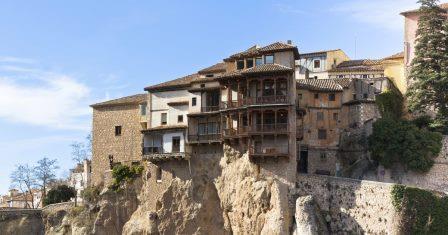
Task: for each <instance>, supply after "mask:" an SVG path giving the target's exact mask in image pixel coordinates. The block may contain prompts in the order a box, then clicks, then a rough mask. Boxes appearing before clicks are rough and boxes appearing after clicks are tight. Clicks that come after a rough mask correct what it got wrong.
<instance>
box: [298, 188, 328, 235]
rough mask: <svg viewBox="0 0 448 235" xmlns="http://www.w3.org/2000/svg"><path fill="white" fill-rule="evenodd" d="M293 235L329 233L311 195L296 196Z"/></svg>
mask: <svg viewBox="0 0 448 235" xmlns="http://www.w3.org/2000/svg"><path fill="white" fill-rule="evenodd" d="M295 220H296V221H295V222H296V223H295V228H294V232H293V234H294V235H318V234H329V232H328V229H327V227H326V223H325V220H324V217H323V216H322V214H321V213H320V208H319V206H318V205H317V203H316V201H315V200H314V197H313V196H310V195H309V196H304V197H299V198H297V201H296V215H295Z"/></svg>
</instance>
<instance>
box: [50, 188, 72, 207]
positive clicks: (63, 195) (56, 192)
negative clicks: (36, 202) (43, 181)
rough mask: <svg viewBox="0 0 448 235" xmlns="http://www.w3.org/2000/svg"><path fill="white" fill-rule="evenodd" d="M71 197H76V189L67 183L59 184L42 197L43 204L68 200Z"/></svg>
mask: <svg viewBox="0 0 448 235" xmlns="http://www.w3.org/2000/svg"><path fill="white" fill-rule="evenodd" d="M73 197H76V190H75V189H74V188H72V187H69V186H67V185H59V186H57V187H56V188H53V189H50V191H48V194H47V195H46V197H45V198H44V205H50V204H54V203H60V202H68V201H70V198H73Z"/></svg>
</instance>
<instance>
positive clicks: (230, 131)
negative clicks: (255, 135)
mask: <svg viewBox="0 0 448 235" xmlns="http://www.w3.org/2000/svg"><path fill="white" fill-rule="evenodd" d="M237 133H238V131H237V129H233V128H228V129H224V130H223V136H224V137H231V136H236V135H237Z"/></svg>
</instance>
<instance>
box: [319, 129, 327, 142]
mask: <svg viewBox="0 0 448 235" xmlns="http://www.w3.org/2000/svg"><path fill="white" fill-rule="evenodd" d="M317 139H318V140H326V139H327V129H318V130H317Z"/></svg>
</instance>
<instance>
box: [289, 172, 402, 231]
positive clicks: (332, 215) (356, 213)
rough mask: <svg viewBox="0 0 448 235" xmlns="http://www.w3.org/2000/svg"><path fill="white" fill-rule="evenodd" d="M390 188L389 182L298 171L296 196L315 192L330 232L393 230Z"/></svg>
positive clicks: (393, 213)
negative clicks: (308, 173)
mask: <svg viewBox="0 0 448 235" xmlns="http://www.w3.org/2000/svg"><path fill="white" fill-rule="evenodd" d="M392 188H393V184H388V183H379V182H373V181H359V180H353V179H346V178H336V177H330V176H317V175H299V176H298V178H297V183H296V190H297V192H296V195H295V196H296V198H297V197H299V196H307V195H312V196H314V198H315V200H316V202H317V204H318V205H319V207H320V209H321V210H322V212H323V213H324V215H325V217H326V220H327V224H328V226H329V228H330V229H329V230H330V233H332V234H333V233H334V234H363V233H366V234H396V233H397V232H396V231H398V230H397V227H396V226H397V223H396V222H397V221H396V219H397V217H398V215H397V213H396V212H395V209H394V207H393V205H392V198H391V190H392ZM293 200H294V201H295V198H293Z"/></svg>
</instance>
